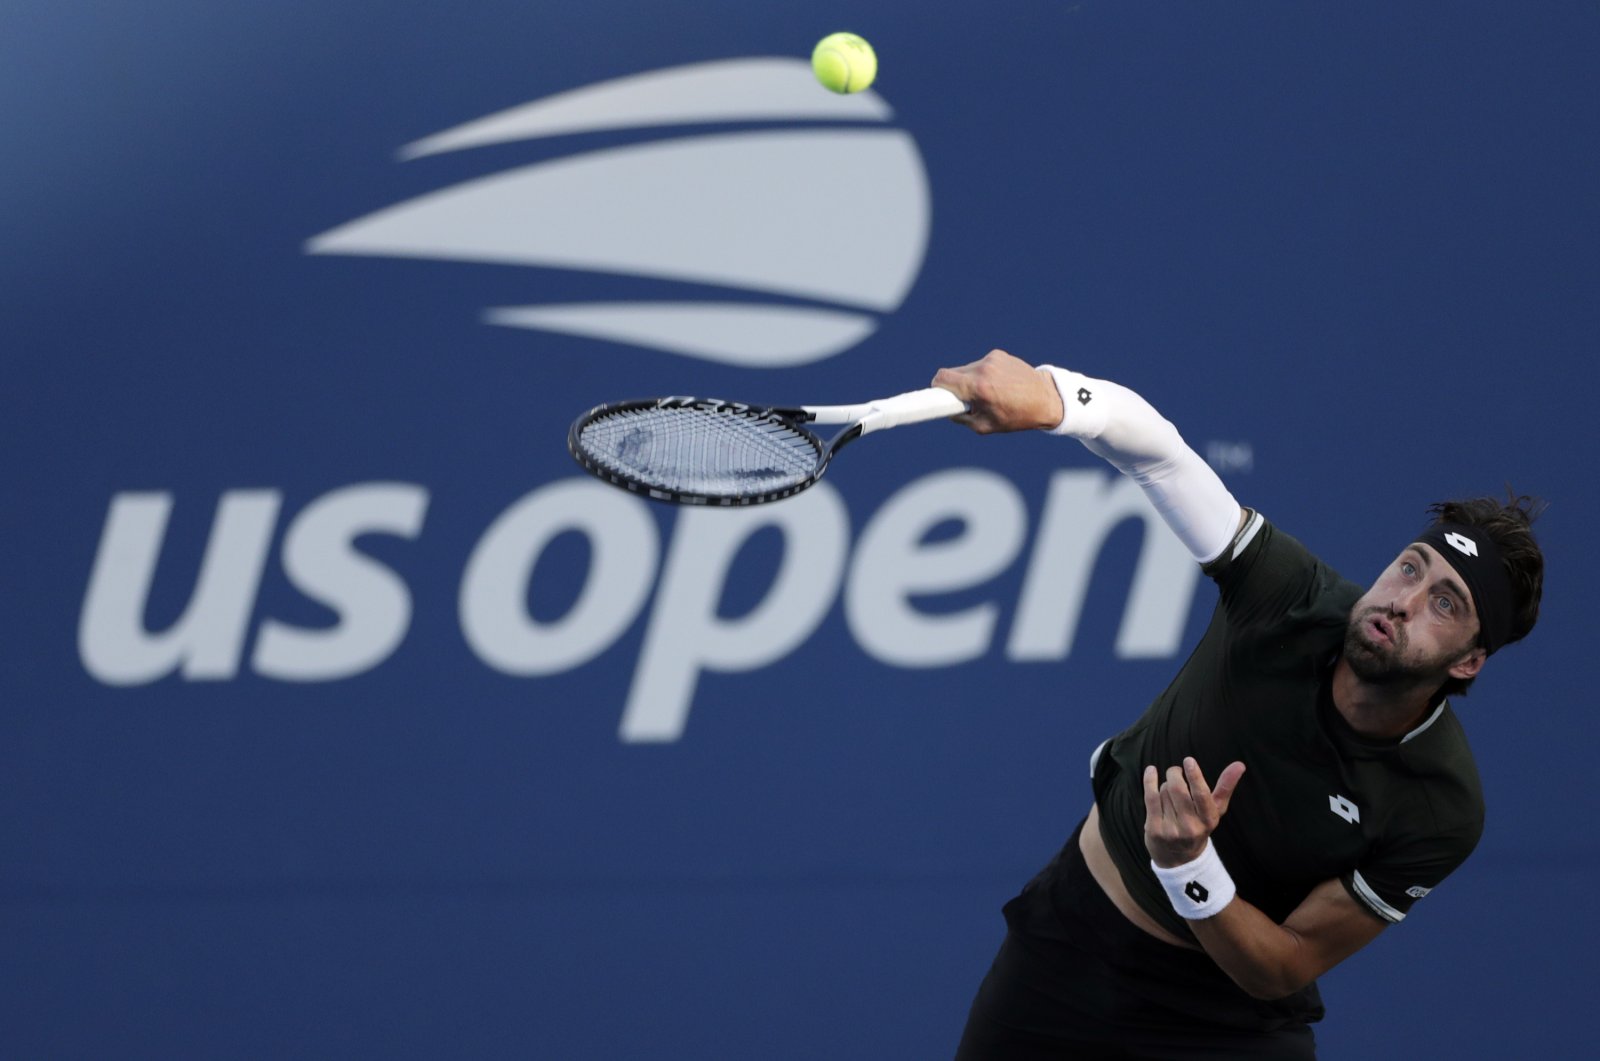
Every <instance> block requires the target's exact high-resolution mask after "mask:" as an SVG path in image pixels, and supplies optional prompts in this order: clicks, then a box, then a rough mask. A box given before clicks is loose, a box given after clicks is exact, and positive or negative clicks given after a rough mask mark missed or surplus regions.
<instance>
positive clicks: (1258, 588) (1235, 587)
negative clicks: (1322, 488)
mask: <svg viewBox="0 0 1600 1061" xmlns="http://www.w3.org/2000/svg"><path fill="white" fill-rule="evenodd" d="M1203 570H1204V571H1205V573H1206V574H1207V575H1208V576H1209V577H1210V578H1211V579H1212V580H1213V581H1214V582H1216V583H1217V586H1218V588H1220V589H1221V590H1222V597H1223V604H1224V605H1225V606H1226V607H1227V608H1228V609H1229V611H1230V612H1234V613H1249V612H1262V611H1272V610H1285V611H1286V610H1291V609H1293V610H1297V611H1301V612H1303V613H1308V612H1326V613H1328V614H1329V615H1331V616H1333V617H1336V618H1337V619H1338V620H1339V621H1341V622H1342V621H1343V619H1344V618H1345V617H1346V615H1347V614H1348V613H1349V610H1350V607H1351V605H1353V604H1354V603H1355V602H1356V599H1357V598H1359V597H1360V596H1361V592H1362V591H1361V587H1360V586H1357V585H1356V584H1355V583H1353V582H1351V581H1350V580H1349V579H1347V578H1345V577H1344V576H1343V575H1341V574H1339V572H1337V571H1335V570H1334V569H1333V568H1332V567H1330V566H1329V565H1328V564H1326V563H1324V562H1323V561H1322V560H1321V558H1319V557H1318V556H1317V555H1316V554H1315V553H1313V552H1312V551H1311V550H1310V549H1308V548H1306V546H1305V545H1304V544H1302V543H1301V542H1300V540H1299V539H1297V538H1295V537H1294V536H1292V535H1290V534H1288V533H1286V532H1284V531H1283V530H1281V529H1280V528H1278V527H1277V526H1276V525H1275V524H1273V522H1272V521H1271V520H1269V519H1267V518H1266V517H1265V516H1263V515H1262V514H1261V513H1259V512H1256V511H1254V510H1248V509H1247V510H1246V517H1245V520H1244V523H1243V525H1242V526H1241V528H1240V530H1239V533H1238V534H1237V535H1236V536H1235V537H1234V540H1233V541H1232V542H1231V543H1230V544H1229V546H1228V548H1226V549H1224V550H1223V551H1222V555H1221V556H1219V557H1217V558H1216V559H1215V560H1213V561H1211V562H1210V563H1208V564H1206V565H1205V567H1204V569H1203Z"/></svg>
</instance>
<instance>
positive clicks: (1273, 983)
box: [1233, 970, 1314, 1002]
mask: <svg viewBox="0 0 1600 1061" xmlns="http://www.w3.org/2000/svg"><path fill="white" fill-rule="evenodd" d="M1312 979H1314V978H1305V977H1300V976H1295V975H1293V974H1291V973H1290V972H1289V971H1287V970H1284V971H1282V972H1262V973H1259V974H1256V975H1253V976H1247V977H1242V978H1241V977H1234V978H1233V982H1234V983H1235V984H1237V985H1239V989H1240V990H1241V991H1243V992H1244V993H1245V994H1247V995H1249V996H1250V997H1251V998H1253V999H1256V1000H1257V1001H1260V1002H1276V1001H1277V1000H1278V999H1280V998H1285V997H1287V996H1289V995H1292V994H1294V993H1295V992H1296V991H1300V990H1303V989H1305V988H1306V987H1309V986H1310V985H1311V980H1312Z"/></svg>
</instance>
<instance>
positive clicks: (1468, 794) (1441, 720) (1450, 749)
mask: <svg viewBox="0 0 1600 1061" xmlns="http://www.w3.org/2000/svg"><path fill="white" fill-rule="evenodd" d="M1397 750H1398V760H1399V763H1400V765H1401V768H1402V769H1403V770H1404V771H1405V772H1406V773H1407V774H1408V775H1409V776H1410V778H1411V780H1412V782H1413V784H1412V786H1411V787H1412V790H1413V792H1414V793H1415V794H1416V799H1417V802H1418V803H1419V804H1420V805H1421V809H1423V811H1424V813H1426V815H1427V816H1428V817H1429V818H1431V819H1432V827H1433V828H1434V829H1435V830H1437V831H1439V832H1444V833H1461V834H1465V835H1469V836H1471V838H1472V839H1473V841H1474V842H1476V840H1477V837H1478V836H1479V835H1480V834H1481V833H1482V832H1483V820H1484V801H1483V779H1482V778H1481V777H1480V776H1479V774H1478V763H1477V760H1476V759H1475V758H1474V757H1473V754H1472V747H1471V745H1470V744H1469V743H1468V742H1467V733H1466V730H1465V728H1464V727H1463V726H1462V725H1461V720H1460V719H1459V718H1457V717H1456V713H1455V711H1454V710H1452V709H1451V707H1450V702H1449V701H1448V700H1444V701H1440V703H1439V706H1438V707H1437V708H1435V709H1434V712H1433V713H1432V714H1431V715H1430V716H1429V717H1428V718H1427V719H1425V720H1424V721H1423V723H1422V724H1421V725H1420V726H1418V727H1417V728H1416V729H1414V730H1412V731H1411V732H1410V733H1409V734H1407V735H1406V736H1405V737H1404V738H1403V739H1402V740H1401V742H1400V746H1399V748H1398V749H1397Z"/></svg>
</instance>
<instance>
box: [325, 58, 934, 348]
mask: <svg viewBox="0 0 1600 1061" xmlns="http://www.w3.org/2000/svg"><path fill="white" fill-rule="evenodd" d="M892 116H893V112H892V110H891V109H890V108H889V106H888V104H886V103H885V102H884V101H883V99H882V98H881V97H879V96H877V95H876V94H874V93H872V92H870V91H867V92H861V93H857V94H854V95H849V96H838V95H835V94H833V93H830V92H825V91H823V90H821V89H820V88H819V87H818V86H817V84H816V82H815V81H814V80H813V79H812V76H811V70H810V67H809V66H808V65H807V64H806V63H805V62H803V61H801V60H797V59H783V58H746V59H732V60H725V61H719V62H710V63H700V64H695V65H691V66H681V67H674V68H669V69H664V70H657V71H652V72H648V73H643V74H637V75H634V76H631V77H625V78H621V79H618V80H615V81H606V82H601V83H599V84H594V85H589V86H586V87H583V88H578V89H574V90H572V91H570V92H564V93H561V94H558V95H555V96H550V97H547V98H545V99H542V100H536V101H534V102H532V103H527V104H524V105H522V106H519V107H514V108H511V109H510V110H506V111H501V112H499V113H496V114H491V115H489V116H487V117H485V118H481V119H479V120H476V121H472V122H469V123H467V124H465V125H461V126H457V127H455V128H452V129H448V130H445V131H444V132H441V133H437V134H435V135H433V136H429V137H425V138H424V139H422V140H418V141H416V142H415V143H412V144H408V145H407V146H405V147H404V148H402V149H401V151H400V157H401V158H402V159H416V158H421V157H423V156H428V155H438V154H442V153H445V152H451V151H460V150H464V149H467V148H474V147H481V146H485V145H489V144H503V143H509V142H512V141H519V140H531V139H536V138H539V137H548V136H555V135H567V134H572V133H584V132H594V131H599V130H617V129H633V128H660V127H666V126H683V125H696V126H705V125H715V124H717V123H729V122H739V123H746V124H748V123H751V122H773V123H791V124H790V127H788V128H783V127H777V128H772V129H760V128H758V129H755V130H750V129H743V128H742V129H740V130H738V131H732V132H725V133H710V134H699V135H688V136H681V137H675V138H670V139H664V140H655V141H651V142H647V143H642V144H631V145H627V146H622V147H613V148H607V149H603V150H595V151H589V152H585V153H579V154H574V155H568V156H564V157H559V158H556V159H553V160H549V161H544V162H539V163H535V164H532V165H526V166H521V167H517V168H514V169H510V170H506V171H504V172H500V173H495V174H491V175H489V176H485V177H480V178H477V179H474V180H469V181H466V182H464V183H460V184H456V185H454V186H451V187H447V188H443V189H440V190H438V191H435V192H431V193H428V194H426V195H422V196H419V197H417V198H414V199H411V200H408V201H406V202H402V203H398V204H396V205H394V206H390V207H387V208H385V209H382V210H379V211H377V212H376V213H372V214H369V215H367V216H365V217H361V218H358V219H356V220H353V221H350V222H348V223H346V224H343V225H340V226H338V227H336V228H333V229H330V230H328V231H327V232H323V233H321V234H320V235H318V236H315V237H313V238H312V239H310V240H309V241H308V242H307V244H306V250H307V252H308V253H311V254H348V255H365V256H376V257H397V258H424V259H437V260H444V261H463V262H488V263H499V264H506V265H523V266H540V267H554V268H563V269H573V270H586V271H593V272H600V273H612V274H622V275H632V276H638V277H645V278H650V279H657V280H661V279H664V280H677V281H685V282H690V283H695V284H701V285H714V286H718V287H722V288H726V289H728V290H729V292H730V294H733V293H735V292H737V293H738V294H740V295H741V296H743V297H740V298H738V299H729V300H726V301H718V300H714V299H709V298H695V299H684V300H676V301H673V300H649V301H644V300H641V301H625V302H615V301H612V302H582V303H567V304H532V305H520V306H493V307H488V308H486V309H485V311H484V314H483V319H484V320H485V321H486V322H487V323H490V324H495V325H501V326H505V327H513V328H530V329H535V330H539V331H545V332H556V333H562V334H566V335H576V336H585V337H589V338H595V339H603V340H608V341H611V342H620V343H629V344H633V345H635V346H642V347H648V348H653V349H657V350H662V351H667V352H671V353H675V354H682V355H686V356H690V357H696V358H702V359H705V360H708V361H715V362H720V363H724V364H733V365H741V366H747V367H755V368H776V367H782V366H789V365H800V364H806V363H808V362H812V361H818V360H821V359H823V358H826V357H830V356H833V355H835V354H838V353H840V352H842V351H844V350H847V349H849V348H850V347H852V346H855V345H857V344H858V343H860V342H861V341H862V340H863V339H865V338H866V337H867V336H869V335H871V334H872V333H873V332H874V331H876V330H877V328H878V321H879V315H881V314H886V313H890V312H893V311H894V310H895V309H898V308H899V306H900V305H901V303H903V302H904V301H905V298H906V295H907V293H908V292H909V291H910V289H911V286H912V284H913V283H914V282H915V281H916V278H917V274H918V273H919V272H920V270H921V268H922V261H923V257H924V254H925V251H926V249H927V244H928V228H929V218H930V205H929V191H928V180H927V174H926V171H925V170H924V168H923V164H922V157H921V154H920V153H919V152H918V150H917V146H916V143H915V141H914V140H913V139H912V137H911V135H910V134H909V133H908V132H906V131H905V130H903V129H894V128H878V127H876V126H877V125H878V124H881V123H887V122H888V121H889V120H890V119H891V118H892ZM797 122H805V123H808V124H807V125H806V126H805V127H795V126H794V125H793V123H797ZM819 122H821V123H829V122H832V123H840V124H838V125H835V126H833V127H829V126H827V125H821V126H818V125H817V124H816V123H819ZM844 123H849V124H848V125H846V124H844ZM764 296H780V297H781V299H782V301H771V300H767V299H766V298H764Z"/></svg>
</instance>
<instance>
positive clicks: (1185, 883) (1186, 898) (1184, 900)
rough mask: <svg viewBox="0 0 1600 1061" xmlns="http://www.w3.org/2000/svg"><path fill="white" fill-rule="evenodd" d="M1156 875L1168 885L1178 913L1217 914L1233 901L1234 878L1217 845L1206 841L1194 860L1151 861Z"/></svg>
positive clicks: (1200, 916) (1194, 918)
mask: <svg viewBox="0 0 1600 1061" xmlns="http://www.w3.org/2000/svg"><path fill="white" fill-rule="evenodd" d="M1150 868H1151V869H1153V870H1155V871H1156V879H1157V880H1159V881H1161V886H1162V887H1164V888H1166V889H1167V898H1168V899H1169V900H1171V902H1172V908H1173V909H1174V910H1176V911H1178V916H1179V917H1183V918H1186V919H1188V920H1190V921H1200V920H1203V919H1205V918H1208V917H1215V916H1216V915H1217V914H1220V913H1221V912H1222V908H1223V907H1224V906H1227V905H1228V904H1229V903H1231V902H1233V895H1234V889H1233V878H1232V877H1230V876H1228V869H1227V867H1226V866H1224V865H1223V864H1222V859H1220V858H1218V857H1217V849H1216V848H1214V847H1212V846H1211V841H1210V840H1209V839H1208V840H1207V841H1206V849H1205V850H1204V851H1202V852H1200V857H1199V858H1197V859H1195V860H1194V861H1193V862H1185V863H1184V864H1183V865H1181V866H1173V867H1171V868H1166V867H1162V866H1158V865H1156V864H1155V862H1153V861H1152V862H1151V863H1150Z"/></svg>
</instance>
